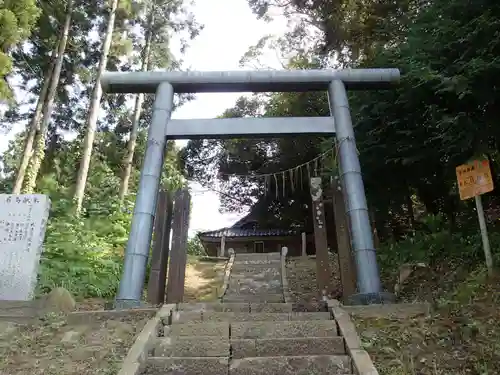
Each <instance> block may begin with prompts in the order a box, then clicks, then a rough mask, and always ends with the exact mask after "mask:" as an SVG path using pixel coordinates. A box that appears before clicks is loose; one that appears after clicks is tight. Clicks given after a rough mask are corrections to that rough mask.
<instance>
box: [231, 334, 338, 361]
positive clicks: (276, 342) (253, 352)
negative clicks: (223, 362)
mask: <svg viewBox="0 0 500 375" xmlns="http://www.w3.org/2000/svg"><path fill="white" fill-rule="evenodd" d="M230 346H231V357H232V358H234V359H241V358H247V357H278V356H294V355H297V354H300V355H302V356H305V355H332V354H335V355H345V346H344V340H343V338H342V337H282V338H264V339H255V340H253V339H234V338H231V340H230Z"/></svg>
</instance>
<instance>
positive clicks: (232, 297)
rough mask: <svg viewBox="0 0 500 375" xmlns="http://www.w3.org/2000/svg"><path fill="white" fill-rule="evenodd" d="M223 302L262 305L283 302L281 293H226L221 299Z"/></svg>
mask: <svg viewBox="0 0 500 375" xmlns="http://www.w3.org/2000/svg"><path fill="white" fill-rule="evenodd" d="M222 299H223V301H224V302H229V303H231V302H236V303H237V302H244V301H246V302H250V303H252V302H263V303H282V302H285V299H284V297H283V294H282V293H279V294H278V293H274V294H272V293H265V294H236V293H226V294H225V295H224V297H223V298H222Z"/></svg>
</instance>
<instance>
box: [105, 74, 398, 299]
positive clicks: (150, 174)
mask: <svg viewBox="0 0 500 375" xmlns="http://www.w3.org/2000/svg"><path fill="white" fill-rule="evenodd" d="M399 77H400V74H399V70H398V69H347V70H339V71H334V70H286V71H263V70H261V71H250V72H245V71H234V72H159V71H158V72H123V73H122V72H106V73H104V74H103V76H102V77H101V86H102V88H103V90H104V91H107V92H115V93H156V98H155V101H154V105H153V117H152V121H151V126H150V128H149V132H148V143H147V148H146V154H145V158H144V164H143V167H142V172H141V177H140V181H139V189H138V191H137V198H136V204H135V208H134V214H133V217H132V227H131V230H130V237H129V240H128V243H127V250H126V253H125V264H124V269H123V276H122V279H121V282H120V288H119V292H118V296H117V305H118V306H121V307H131V306H137V305H139V304H140V300H141V296H142V290H143V288H144V281H145V280H144V278H145V273H146V266H147V260H148V256H149V247H150V243H151V236H152V226H153V219H154V215H155V205H156V200H157V194H158V189H159V185H160V176H161V172H162V166H163V155H164V149H165V147H166V143H167V138H168V139H183V138H184V139H193V138H228V137H247V138H248V137H259V138H262V137H266V136H269V137H276V136H290V135H297V134H315V135H323V136H325V135H333V133H335V134H336V138H337V143H338V145H339V158H340V167H341V171H342V174H341V178H342V179H343V184H344V187H345V192H346V203H347V213H348V216H349V219H350V224H351V231H352V237H353V251H354V257H355V261H356V270H357V275H358V290H359V293H358V294H356V295H354V296H351V298H350V302H351V303H355V304H371V303H384V302H392V301H393V295H392V294H388V293H383V292H382V289H381V283H380V276H379V269H378V266H377V260H376V254H375V248H374V244H373V236H372V231H371V225H370V220H369V216H368V207H367V204H366V196H365V191H364V185H363V179H362V176H361V167H360V163H359V158H358V155H357V149H356V144H355V139H354V130H353V127H352V120H351V115H350V111H349V105H348V101H347V93H346V89H348V88H349V89H373V88H387V87H388V86H391V85H393V84H394V83H398V82H399ZM303 91H328V94H329V98H330V111H331V117H310V118H254V119H252V118H239V119H213V120H170V117H171V113H172V107H173V95H174V93H201V92H303Z"/></svg>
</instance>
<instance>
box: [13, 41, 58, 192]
mask: <svg viewBox="0 0 500 375" xmlns="http://www.w3.org/2000/svg"><path fill="white" fill-rule="evenodd" d="M55 56H56V54H55V50H54V51H53V53H52V55H51V60H53V61H54V60H55ZM53 73H54V64H53V63H51V64H49V66H48V67H47V69H46V71H45V75H44V77H43V86H42V90H41V91H40V95H38V100H37V103H36V108H35V112H34V113H33V116H32V117H31V121H30V123H29V125H28V127H27V129H26V130H27V134H26V139H25V141H24V149H23V153H22V156H21V163H20V165H19V168H18V170H17V173H16V180H15V182H14V188H13V189H12V194H21V189H22V187H23V183H24V177H25V175H26V170H27V168H28V164H29V161H30V159H31V156H32V154H33V147H34V145H35V137H36V134H37V132H39V131H40V120H41V119H42V112H43V109H44V107H45V106H46V104H45V103H46V102H47V93H48V91H49V86H50V83H51V82H52V76H53Z"/></svg>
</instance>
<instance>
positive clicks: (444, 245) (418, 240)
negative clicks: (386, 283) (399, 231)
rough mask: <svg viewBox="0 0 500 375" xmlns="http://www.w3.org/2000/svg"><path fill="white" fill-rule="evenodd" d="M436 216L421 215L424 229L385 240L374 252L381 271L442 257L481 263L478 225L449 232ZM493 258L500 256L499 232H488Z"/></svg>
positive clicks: (435, 261) (466, 262) (461, 261)
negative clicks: (424, 216)
mask: <svg viewBox="0 0 500 375" xmlns="http://www.w3.org/2000/svg"><path fill="white" fill-rule="evenodd" d="M443 223H444V220H443V219H442V218H441V217H438V216H427V217H426V218H424V224H426V228H427V231H420V232H416V233H415V234H414V235H412V236H408V237H407V238H405V239H404V240H402V241H398V242H390V243H385V244H383V245H381V246H380V248H379V250H378V252H377V254H378V258H379V262H380V266H381V269H382V272H392V271H394V270H395V269H397V267H398V266H400V265H401V264H403V263H413V262H424V263H426V264H429V265H433V264H439V263H441V262H443V261H446V262H448V263H449V264H460V263H461V264H464V265H467V266H471V267H473V266H476V265H479V264H482V263H484V251H483V246H482V242H481V234H480V233H479V228H477V230H476V231H471V230H470V229H469V230H468V231H466V232H464V231H461V232H456V233H450V231H449V230H447V229H446V228H445V225H444V224H443ZM489 237H490V244H491V251H492V253H493V257H494V259H495V260H496V261H497V262H498V261H499V260H500V233H499V232H497V231H494V230H492V231H491V232H490V233H489Z"/></svg>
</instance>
